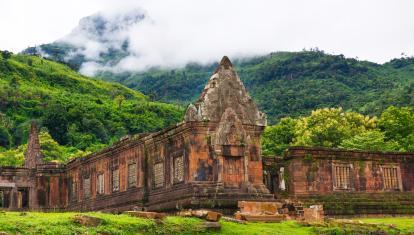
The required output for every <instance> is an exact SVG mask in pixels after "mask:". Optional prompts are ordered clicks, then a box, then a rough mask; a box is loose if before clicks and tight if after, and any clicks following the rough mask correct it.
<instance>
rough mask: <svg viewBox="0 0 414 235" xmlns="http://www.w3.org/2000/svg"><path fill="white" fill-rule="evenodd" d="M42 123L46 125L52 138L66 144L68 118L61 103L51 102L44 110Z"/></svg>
mask: <svg viewBox="0 0 414 235" xmlns="http://www.w3.org/2000/svg"><path fill="white" fill-rule="evenodd" d="M43 125H44V126H45V127H47V129H48V130H49V132H50V134H51V136H52V137H53V139H55V140H56V141H57V142H58V143H59V144H63V145H64V144H67V142H68V138H67V132H68V127H69V118H68V112H67V110H66V109H65V107H63V105H61V104H59V103H55V104H52V105H51V106H50V107H49V108H48V109H47V110H46V112H45V116H44V119H43Z"/></svg>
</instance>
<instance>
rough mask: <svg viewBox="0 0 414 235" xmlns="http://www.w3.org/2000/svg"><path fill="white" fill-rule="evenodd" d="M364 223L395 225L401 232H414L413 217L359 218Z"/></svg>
mask: <svg viewBox="0 0 414 235" xmlns="http://www.w3.org/2000/svg"><path fill="white" fill-rule="evenodd" d="M360 220H361V221H363V222H365V223H373V224H379V225H395V227H396V228H398V229H399V230H400V231H401V232H403V233H414V218H413V217H385V218H363V219H360Z"/></svg>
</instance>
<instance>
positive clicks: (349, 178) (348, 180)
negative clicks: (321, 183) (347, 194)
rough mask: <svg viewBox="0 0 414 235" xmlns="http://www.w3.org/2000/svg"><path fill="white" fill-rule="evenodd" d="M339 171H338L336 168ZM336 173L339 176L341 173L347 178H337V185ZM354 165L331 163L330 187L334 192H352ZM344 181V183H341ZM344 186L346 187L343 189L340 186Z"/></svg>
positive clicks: (353, 188) (353, 187)
mask: <svg viewBox="0 0 414 235" xmlns="http://www.w3.org/2000/svg"><path fill="white" fill-rule="evenodd" d="M337 167H338V168H339V169H338V168H337ZM341 168H344V169H341ZM338 173H339V175H341V173H342V174H343V173H345V174H347V175H348V176H345V177H343V176H342V177H339V178H340V179H339V182H340V183H339V184H340V185H338V181H337V178H338V176H337V175H338ZM354 177H355V176H354V165H353V164H352V163H349V162H333V163H332V187H333V190H334V191H354V190H355V186H354ZM343 181H345V183H343ZM343 184H346V185H347V186H345V187H343V186H342V185H343Z"/></svg>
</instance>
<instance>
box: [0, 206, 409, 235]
mask: <svg viewBox="0 0 414 235" xmlns="http://www.w3.org/2000/svg"><path fill="white" fill-rule="evenodd" d="M76 214H79V213H74V212H65V213H40V212H27V213H20V212H0V234H1V232H6V233H8V234H237V235H244V234H288V235H294V234H295V235H296V234H299V235H300V234H364V233H366V232H368V231H370V230H372V229H374V230H382V231H386V232H388V233H390V234H406V233H413V232H414V219H413V218H404V217H397V218H391V217H390V218H364V219H354V221H358V220H361V221H363V222H364V223H363V225H361V226H359V225H357V226H356V227H355V226H349V225H342V224H339V223H331V222H328V223H324V224H321V225H313V226H305V225H301V224H299V223H297V222H295V221H285V222H281V223H247V224H237V223H233V222H226V221H223V220H222V221H221V222H220V223H221V225H222V228H221V230H220V232H213V231H205V230H204V229H201V228H200V227H198V225H199V224H200V223H202V222H203V221H202V220H200V219H197V218H184V217H177V216H169V217H167V218H165V219H164V220H163V221H160V222H157V221H154V220H149V219H141V218H136V217H130V216H128V215H113V214H105V213H99V212H91V213H83V214H85V215H90V216H93V217H98V218H100V219H102V223H101V224H100V225H99V226H98V227H85V226H81V225H79V224H77V223H75V222H73V220H72V218H73V217H74V216H75V215H76ZM372 224H374V225H372ZM390 224H392V226H389V225H390Z"/></svg>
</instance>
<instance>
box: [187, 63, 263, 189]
mask: <svg viewBox="0 0 414 235" xmlns="http://www.w3.org/2000/svg"><path fill="white" fill-rule="evenodd" d="M184 120H185V121H186V122H198V123H200V122H202V123H206V124H207V123H208V124H207V125H208V131H207V136H205V139H207V140H209V141H208V142H209V143H208V145H209V147H208V149H209V156H210V158H209V159H205V160H203V159H199V161H203V162H207V164H205V163H203V164H204V165H210V166H211V169H213V173H212V174H213V176H212V177H211V178H213V179H214V180H215V181H216V182H218V183H221V184H223V185H224V186H225V187H226V188H239V189H240V190H242V191H244V189H246V190H247V192H248V193H252V192H254V193H259V192H260V193H268V190H267V189H266V187H264V185H263V182H262V181H263V172H262V161H261V147H260V137H261V134H262V132H263V129H264V127H265V126H266V123H267V121H266V115H265V114H264V113H262V112H260V111H259V109H258V108H257V105H256V104H255V103H254V102H253V100H252V98H251V97H250V96H249V94H248V93H247V91H246V88H245V87H244V85H243V83H242V81H241V80H240V78H239V76H238V74H237V73H236V71H235V69H234V68H233V65H232V63H231V62H230V60H229V58H228V57H227V56H224V57H223V58H222V60H221V62H220V64H219V65H218V67H217V69H216V70H215V72H214V74H213V75H212V76H211V78H210V79H209V81H208V83H207V85H206V86H205V88H204V90H203V92H202V94H201V96H200V98H199V99H198V100H197V101H196V102H195V104H190V105H189V106H188V108H187V111H186V114H185V117H184ZM199 156H201V155H200V154H198V155H197V156H196V158H200V157H199ZM190 161H191V160H190ZM203 164H198V165H203ZM198 172H200V170H199V169H197V173H196V174H199V173H198Z"/></svg>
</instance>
